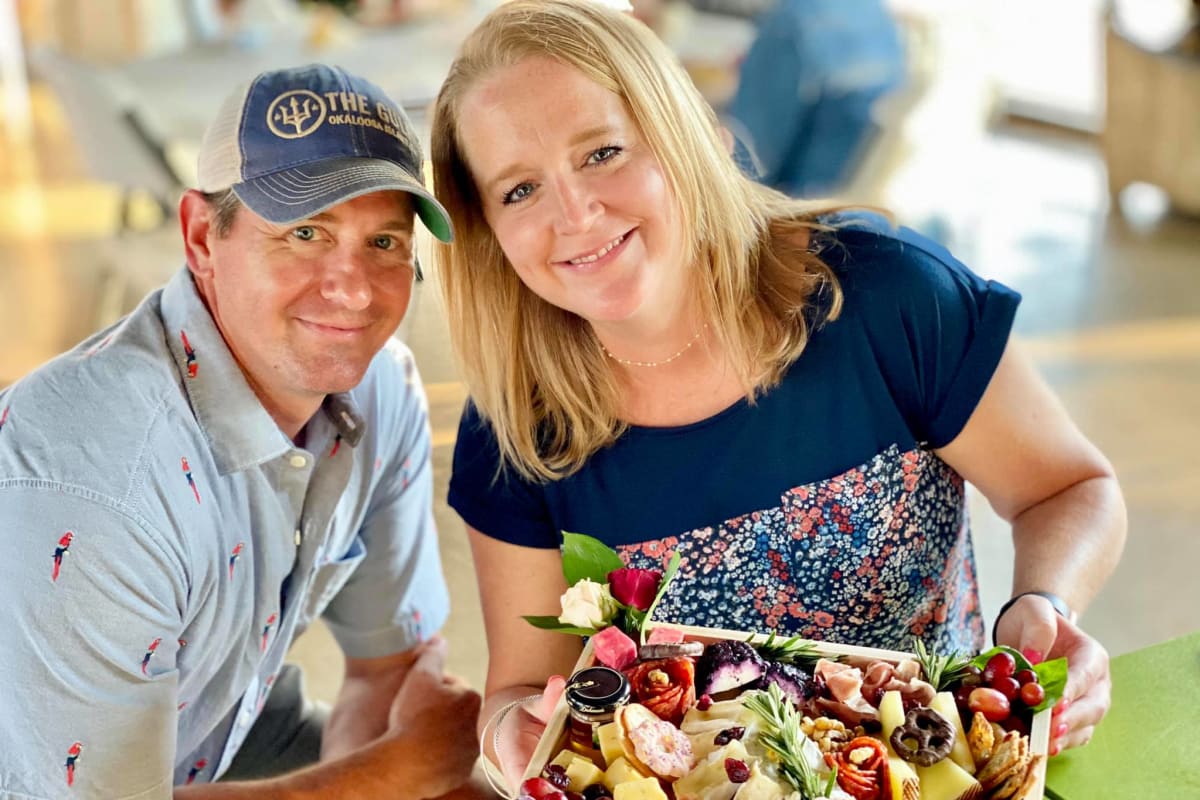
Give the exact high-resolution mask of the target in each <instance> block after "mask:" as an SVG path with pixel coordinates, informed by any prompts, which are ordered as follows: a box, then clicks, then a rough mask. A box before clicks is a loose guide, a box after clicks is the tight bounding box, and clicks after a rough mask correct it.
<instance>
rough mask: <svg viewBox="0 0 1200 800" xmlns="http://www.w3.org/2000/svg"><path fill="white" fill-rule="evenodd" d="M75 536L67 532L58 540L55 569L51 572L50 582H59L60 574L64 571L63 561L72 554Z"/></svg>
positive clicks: (55, 549) (55, 552) (55, 551)
mask: <svg viewBox="0 0 1200 800" xmlns="http://www.w3.org/2000/svg"><path fill="white" fill-rule="evenodd" d="M74 539H75V534H74V533H72V532H71V531H67V532H66V533H64V534H63V535H62V537H61V538H60V539H59V540H58V547H56V548H54V569H53V570H51V572H50V580H52V581H54V582H55V583H57V582H58V575H59V572H60V571H61V570H62V565H63V559H64V558H66V557H67V555H68V554H69V553H70V552H71V542H72V541H74Z"/></svg>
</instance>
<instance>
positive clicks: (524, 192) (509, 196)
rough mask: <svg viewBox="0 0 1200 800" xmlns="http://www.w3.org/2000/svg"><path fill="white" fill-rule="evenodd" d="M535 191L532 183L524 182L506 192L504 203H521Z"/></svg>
mask: <svg viewBox="0 0 1200 800" xmlns="http://www.w3.org/2000/svg"><path fill="white" fill-rule="evenodd" d="M532 192H533V184H532V183H522V184H518V185H517V186H514V187H513V188H511V189H509V190H508V191H507V192H505V194H504V205H509V204H510V203H519V202H521V201H522V200H524V199H525V198H526V197H529V195H530V194H531V193H532Z"/></svg>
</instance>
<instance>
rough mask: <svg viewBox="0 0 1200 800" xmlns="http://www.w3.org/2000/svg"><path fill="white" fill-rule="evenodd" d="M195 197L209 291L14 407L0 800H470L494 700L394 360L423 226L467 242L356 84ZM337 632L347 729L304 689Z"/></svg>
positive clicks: (54, 367) (226, 128) (263, 91)
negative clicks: (304, 670) (453, 639)
mask: <svg viewBox="0 0 1200 800" xmlns="http://www.w3.org/2000/svg"><path fill="white" fill-rule="evenodd" d="M198 174H199V186H200V188H199V189H198V190H195V189H193V190H189V191H188V192H186V193H185V195H184V196H183V198H182V200H181V202H180V206H179V218H180V224H181V229H182V235H183V244H184V250H185V252H186V260H187V265H186V268H184V269H181V270H180V271H179V272H178V273H177V274H176V275H175V277H174V278H173V279H172V280H171V281H170V282H169V283H168V284H167V285H166V286H165V287H164V288H162V289H160V290H158V291H156V292H154V293H152V294H151V295H150V296H148V297H147V298H146V299H145V300H144V301H143V302H142V304H141V305H140V306H139V307H138V308H137V309H136V310H135V311H133V312H132V313H131V314H130V315H129V316H128V317H127V318H125V319H124V320H123V321H121V322H119V323H118V324H117V325H115V326H114V327H112V328H110V329H108V330H104V331H101V332H99V333H97V334H95V335H94V336H93V337H92V338H90V339H88V340H87V341H85V342H83V343H82V344H80V345H79V346H78V347H76V348H75V349H74V350H72V351H70V352H68V353H66V354H64V355H62V356H60V357H59V358H57V359H55V360H54V361H52V362H50V363H49V364H46V365H45V366H43V367H42V368H40V369H38V370H36V371H34V372H33V373H31V374H30V375H28V376H27V377H25V378H23V379H22V380H21V381H19V382H18V383H16V384H15V385H13V386H12V387H10V388H8V389H6V390H5V391H3V392H0V530H2V531H4V536H3V537H0V605H2V606H3V608H4V614H3V615H2V616H0V642H3V643H4V647H3V649H2V651H0V719H2V720H3V721H4V724H3V725H0V762H2V764H3V768H0V795H4V796H19V797H29V798H43V797H64V796H68V795H74V796H79V797H91V798H115V797H138V798H163V797H170V796H172V794H174V796H175V797H178V798H185V797H186V798H194V799H195V800H202V799H203V798H242V797H245V798H262V797H272V798H274V797H280V798H284V797H337V798H370V799H371V800H374V799H375V798H379V797H390V796H396V797H405V798H413V799H414V800H415V799H416V798H426V797H435V796H439V795H442V794H444V793H446V792H450V791H452V790H457V791H459V792H460V793H461V794H463V795H469V794H470V793H471V791H472V789H471V788H470V786H469V785H468V786H466V787H465V788H463V789H459V788H458V787H460V786H463V785H464V783H465V782H466V781H467V780H468V776H469V774H470V771H471V769H472V768H473V765H474V763H475V761H476V756H477V753H478V747H477V745H476V740H475V736H474V721H475V718H476V716H477V713H478V709H479V696H478V694H477V693H475V692H473V691H471V690H470V689H469V688H467V687H466V685H465V684H464V683H463V682H462V681H461V680H460V679H457V678H454V677H451V676H448V675H446V674H445V672H444V670H443V664H444V659H445V650H446V646H445V642H444V641H443V640H442V639H441V638H440V636H439V634H438V632H439V630H440V629H441V627H442V625H443V624H444V622H445V620H446V617H447V614H448V612H449V601H448V596H447V591H446V587H445V584H444V581H443V576H442V571H441V564H440V561H439V556H438V547H437V538H436V531H435V528H434V520H433V514H432V466H431V463H430V459H431V452H432V445H431V440H430V430H429V422H428V413H427V405H426V400H425V395H424V392H423V389H422V387H421V382H420V377H419V375H418V373H417V368H416V365H415V364H414V362H413V357H412V353H411V352H410V351H409V350H408V348H406V347H405V346H404V345H402V344H400V343H399V342H397V341H396V340H394V339H393V338H392V336H393V334H394V333H395V331H396V328H397V326H398V325H399V323H400V321H401V319H402V317H403V316H404V313H405V311H406V309H407V307H408V303H409V298H410V296H411V292H412V283H413V275H414V269H415V257H414V236H415V235H416V230H415V220H416V219H417V218H420V219H421V220H422V222H423V223H424V224H425V225H426V227H428V228H429V229H430V230H431V232H432V233H433V234H434V235H435V236H437V237H438V238H441V239H443V240H448V239H449V238H450V224H449V221H448V219H447V216H446V213H445V211H444V209H442V208H441V206H440V205H439V204H438V203H437V202H436V201H435V200H433V198H432V196H431V195H430V194H429V192H428V191H427V190H426V189H425V188H424V185H423V173H422V154H421V150H420V146H419V144H418V140H417V136H416V133H415V132H414V130H413V128H412V126H411V124H410V123H409V121H408V120H407V118H406V117H405V115H404V113H403V111H401V109H400V108H399V106H398V105H396V104H395V103H394V102H393V101H391V100H390V99H389V98H387V97H386V96H385V95H384V94H383V93H382V92H381V91H380V90H379V89H378V88H377V87H375V86H374V85H372V84H370V83H368V82H367V81H365V80H363V79H361V78H358V77H356V76H353V75H349V74H347V73H345V72H343V71H342V70H339V69H336V68H331V67H326V66H322V65H311V66H308V67H300V68H294V69H287V70H280V71H276V72H268V73H264V74H261V75H259V76H258V77H257V78H255V79H254V80H253V81H251V82H250V83H248V84H247V85H245V86H242V87H240V88H239V89H237V90H236V91H234V92H233V93H232V94H231V95H230V96H229V98H228V99H227V101H226V102H225V104H224V105H223V106H222V108H221V110H220V112H219V113H218V116H217V118H216V119H215V120H214V121H213V123H212V125H211V126H210V128H209V130H208V132H207V134H206V136H205V139H204V142H203V144H202V147H201V152H200V157H199V170H198ZM318 615H321V616H323V618H324V619H325V620H326V622H327V623H328V625H329V628H330V629H331V631H332V633H333V635H334V637H335V638H336V639H337V641H338V644H339V645H340V647H341V649H342V651H343V652H344V654H345V656H346V670H345V676H344V681H343V684H342V688H341V691H340V694H339V695H338V698H337V701H336V703H335V705H334V706H333V708H332V710H331V711H329V710H326V709H324V708H323V707H320V706H317V705H315V704H311V703H308V702H306V700H305V698H304V695H303V691H302V686H301V676H300V673H299V670H298V669H297V668H296V667H294V666H292V665H288V664H285V663H284V657H285V654H286V653H287V650H288V648H289V646H290V645H291V644H292V642H293V641H294V640H295V638H296V637H297V636H299V635H300V634H301V633H302V632H303V631H304V630H305V629H306V628H307V627H308V626H309V625H310V623H312V621H313V620H314V619H315V618H316V617H317V616H318ZM217 780H220V781H221V783H213V782H214V781H217ZM173 787H176V788H174V789H173Z"/></svg>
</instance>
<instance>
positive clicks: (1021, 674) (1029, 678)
mask: <svg viewBox="0 0 1200 800" xmlns="http://www.w3.org/2000/svg"><path fill="white" fill-rule="evenodd" d="M1013 677H1014V678H1016V679H1017V683H1019V684H1021V685H1022V686H1024V685H1025V684H1027V683H1037V682H1038V676H1037V673H1036V672H1034V671H1033V670H1031V669H1019V670H1017V671H1016V673H1014V674H1013Z"/></svg>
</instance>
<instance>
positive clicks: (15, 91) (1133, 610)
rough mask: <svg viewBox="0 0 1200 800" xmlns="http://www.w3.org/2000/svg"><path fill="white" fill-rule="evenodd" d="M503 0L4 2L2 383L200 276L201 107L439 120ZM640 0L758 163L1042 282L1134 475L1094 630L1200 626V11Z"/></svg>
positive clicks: (475, 649)
mask: <svg viewBox="0 0 1200 800" xmlns="http://www.w3.org/2000/svg"><path fill="white" fill-rule="evenodd" d="M495 2H497V0H342V1H341V2H334V1H333V0H330V1H329V2H298V1H297V0H0V102H2V108H3V111H2V120H3V128H2V131H0V133H2V135H3V137H4V139H3V146H2V147H0V387H3V386H5V385H8V384H10V383H12V382H14V381H17V380H19V379H20V378H21V376H22V375H24V374H26V373H27V372H29V371H30V370H32V369H34V368H36V367H37V366H38V365H39V364H41V363H43V362H45V361H46V360H48V359H50V358H52V357H54V356H55V355H56V354H58V353H60V352H62V351H64V350H66V349H68V348H70V347H71V346H73V345H74V344H75V343H76V342H78V341H79V340H80V339H82V338H83V337H84V336H86V335H87V334H88V333H89V332H91V331H93V330H96V329H98V328H100V327H102V326H106V325H108V324H111V323H112V322H113V321H115V320H117V319H119V318H120V317H121V316H122V315H123V314H125V313H127V312H128V311H129V310H130V309H131V308H132V307H133V306H134V305H135V304H136V303H137V302H138V301H139V300H140V299H141V297H142V296H144V295H145V293H146V292H148V291H149V290H151V289H152V288H154V287H156V286H157V285H159V284H161V283H162V282H164V281H165V280H166V279H167V278H168V277H169V276H170V275H171V274H172V273H173V272H174V271H175V270H177V269H179V268H180V266H181V265H182V248H181V247H180V244H179V241H178V230H177V222H176V217H175V207H176V203H177V200H178V197H179V194H180V192H181V189H182V187H185V186H188V185H190V183H191V182H192V180H193V179H194V174H195V153H196V150H197V147H198V143H199V139H200V136H201V134H202V133H203V130H204V127H205V125H206V124H207V122H208V120H209V119H210V118H211V117H212V115H213V113H214V111H215V108H216V106H217V104H218V103H219V102H220V100H221V99H222V98H223V96H224V95H225V94H226V93H227V92H228V91H230V90H231V89H232V88H233V86H234V85H235V84H236V83H237V82H239V81H241V80H243V79H246V78H249V77H251V76H252V75H254V74H255V73H256V72H258V71H260V70H262V69H267V68H273V67H279V66H288V65H293V64H303V63H308V62H311V61H328V62H331V63H336V64H341V65H342V66H344V67H346V68H348V69H350V70H351V71H354V72H358V73H360V74H362V75H364V76H366V77H368V78H369V79H371V80H372V81H374V82H375V83H377V84H379V85H380V86H382V87H383V88H384V89H386V90H387V91H389V92H390V93H391V94H392V95H393V96H394V97H396V98H397V99H398V100H399V101H400V102H401V103H402V105H403V106H404V107H405V108H406V109H407V110H408V112H409V114H410V115H411V116H412V117H413V119H414V121H415V122H416V123H417V126H418V128H420V129H422V130H424V129H425V126H426V125H427V116H426V113H427V109H428V106H429V104H430V101H431V100H432V98H433V97H434V96H435V95H436V92H437V89H438V86H439V84H440V81H441V78H442V76H443V75H444V73H445V70H446V68H447V67H448V65H449V63H450V61H451V59H452V58H453V55H454V52H455V49H456V47H457V44H458V42H459V41H461V39H462V38H463V36H464V35H465V33H466V32H467V31H468V30H470V28H471V26H472V25H473V23H474V22H475V21H477V20H478V19H479V18H480V17H481V16H482V15H483V14H485V13H486V12H487V10H488V9H489V8H491V7H492V6H493V5H494V3H495ZM634 5H635V13H637V14H638V15H639V16H641V17H642V18H643V19H644V20H646V21H647V22H648V23H649V24H651V25H652V26H653V27H654V28H655V30H656V31H657V32H658V33H659V35H660V36H662V37H663V39H664V40H665V41H666V42H667V43H668V44H669V45H671V47H672V48H673V49H674V50H675V51H676V52H677V53H678V54H679V57H680V58H681V59H682V61H683V62H684V64H685V65H686V66H687V68H688V70H689V72H690V73H691V74H692V76H693V79H694V80H695V82H696V84H697V86H698V87H699V88H700V90H701V91H702V92H703V93H704V94H705V96H706V97H708V99H709V100H710V102H711V103H712V104H713V106H714V107H715V108H716V109H717V110H718V112H719V113H720V114H721V115H722V118H723V119H724V120H725V122H726V124H727V125H728V127H729V128H730V130H732V131H733V132H734V133H735V135H736V136H737V137H738V140H739V145H738V155H739V158H741V159H742V160H743V162H744V163H745V164H746V166H747V168H748V169H754V170H758V171H759V172H760V173H761V175H762V179H763V180H764V181H767V182H774V183H776V184H777V185H780V186H785V187H786V188H788V189H789V190H790V191H795V192H797V193H800V194H804V195H814V194H819V195H837V196H841V197H844V198H846V199H848V200H851V201H857V202H865V203H874V204H879V205H883V206H886V207H888V208H890V209H892V210H893V211H894V212H895V213H896V215H897V216H898V218H899V219H900V220H901V221H903V222H905V223H906V224H908V225H910V226H912V227H914V228H917V229H918V230H921V231H922V232H924V233H926V234H928V235H931V236H933V237H934V238H936V239H938V240H940V241H941V242H943V243H944V244H946V245H947V246H949V247H950V248H951V249H952V250H953V252H954V253H955V254H956V255H958V256H959V257H960V258H961V259H962V260H964V261H965V262H966V263H967V264H968V265H970V266H971V267H972V268H973V269H975V270H976V271H977V272H979V273H980V274H982V275H984V276H986V277H989V278H995V279H997V280H1001V281H1003V282H1005V283H1007V284H1008V285H1010V286H1012V287H1014V288H1016V289H1017V290H1019V291H1021V292H1022V293H1023V294H1024V297H1025V300H1024V302H1023V304H1022V306H1021V310H1020V312H1019V314H1018V317H1017V335H1018V336H1019V337H1020V338H1021V339H1022V340H1023V341H1024V343H1025V345H1026V346H1027V347H1028V348H1029V349H1030V350H1031V351H1032V353H1033V354H1034V356H1035V358H1036V359H1037V361H1038V363H1039V365H1040V368H1041V369H1042V371H1043V374H1044V375H1045V376H1046V377H1047V379H1048V380H1049V381H1050V383H1051V384H1052V385H1053V386H1054V388H1055V389H1056V390H1057V391H1058V393H1059V395H1060V396H1061V398H1062V400H1063V402H1064V403H1065V404H1066V406H1067V407H1068V409H1069V410H1070V411H1071V413H1072V414H1073V416H1074V418H1075V419H1076V420H1077V422H1078V423H1079V425H1080V426H1081V427H1082V428H1083V429H1084V431H1085V432H1086V433H1087V434H1088V435H1089V436H1090V437H1091V438H1092V439H1093V440H1094V441H1096V442H1097V443H1098V444H1099V446H1100V447H1101V448H1102V449H1103V450H1104V451H1105V452H1106V453H1107V454H1108V456H1109V457H1110V458H1111V459H1112V461H1113V462H1114V464H1115V465H1116V468H1117V470H1118V472H1119V474H1120V477H1121V481H1122V485H1123V487H1124V491H1125V495H1126V499H1127V502H1128V505H1129V516H1130V536H1129V543H1128V546H1127V549H1126V553H1125V557H1124V560H1123V562H1122V564H1121V566H1120V567H1119V568H1118V570H1117V573H1116V575H1115V576H1114V577H1113V579H1112V580H1111V581H1110V583H1109V584H1108V586H1107V587H1106V588H1105V590H1104V591H1103V593H1102V594H1101V595H1100V596H1099V597H1098V598H1097V600H1096V601H1095V602H1094V603H1093V605H1092V606H1091V608H1090V609H1089V610H1088V611H1087V613H1086V614H1085V616H1084V624H1085V627H1087V628H1088V629H1089V630H1091V631H1092V632H1093V633H1094V634H1096V635H1097V636H1098V637H1099V638H1100V640H1101V641H1102V642H1103V643H1104V644H1105V645H1106V646H1107V647H1108V648H1109V650H1110V651H1111V652H1112V653H1113V654H1114V655H1115V654H1119V653H1124V652H1127V651H1130V650H1134V649H1137V648H1140V647H1143V646H1146V645H1149V644H1152V643H1156V642H1160V641H1163V640H1166V639H1169V638H1172V637H1174V636H1178V635H1181V634H1184V633H1187V632H1190V631H1191V630H1193V629H1194V628H1195V627H1196V611H1197V609H1200V581H1198V580H1196V571H1197V564H1200V535H1198V534H1200V524H1198V522H1197V520H1200V459H1198V458H1197V457H1196V451H1197V448H1198V447H1200V6H1198V5H1197V4H1196V3H1194V2H1190V1H1189V0H1137V1H1136V2H1102V1H1101V0H1058V1H1057V2H1055V3H1046V2H1041V1H1040V0H975V1H974V2H969V3H963V2H956V1H955V0H887V2H883V3H882V5H881V3H880V2H871V3H867V2H864V3H857V2H851V1H850V0H834V2H829V0H654V2H652V3H651V2H649V0H646V1H645V2H641V1H640V0H634ZM872 16H874V17H875V19H874V20H871V17H872ZM847 18H848V19H847ZM760 31H761V33H760ZM822 168H823V171H822ZM425 263H426V265H428V264H429V260H428V259H426V260H425ZM427 270H428V267H427ZM436 282H437V275H436V273H434V272H431V271H430V272H428V273H427V275H426V279H425V280H424V282H422V283H420V284H418V286H417V289H416V292H415V294H414V298H413V306H412V309H411V310H410V313H409V315H408V317H407V319H406V320H405V322H404V324H403V325H402V327H401V329H400V331H399V333H398V335H399V336H401V337H402V338H403V339H405V340H406V341H407V342H408V343H409V344H410V345H411V346H412V347H413V349H414V350H415V352H416V354H417V358H418V361H419V364H420V367H421V370H422V373H423V375H424V378H425V381H426V384H427V390H428V394H429V397H430V408H431V415H432V423H433V427H434V445H435V473H436V480H437V485H436V492H437V498H436V500H437V513H438V519H439V523H440V531H441V536H442V552H443V559H444V566H445V570H446V574H447V579H448V581H449V582H450V585H451V592H452V596H453V600H454V609H453V612H452V617H451V621H450V624H449V626H448V629H447V635H448V638H449V639H450V641H451V646H452V656H451V667H452V668H453V669H454V670H455V671H457V672H459V673H461V674H463V675H465V676H466V677H467V678H468V679H469V680H471V681H472V682H473V683H474V684H475V685H477V686H482V683H483V676H484V671H485V669H486V658H484V656H485V652H484V651H485V649H486V648H485V644H484V638H483V627H482V620H481V616H480V612H479V601H478V596H477V593H476V590H475V584H474V577H473V574H472V567H471V559H470V553H469V550H468V548H467V545H466V539H465V535H464V532H463V527H462V523H461V522H460V521H459V520H458V518H457V516H456V515H454V514H453V512H450V511H449V510H448V509H447V507H446V504H445V491H446V482H447V478H448V471H449V464H450V455H451V452H452V448H453V442H454V437H455V430H456V424H457V420H458V414H459V410H460V408H461V404H462V401H463V399H464V391H463V388H462V385H461V383H460V382H459V381H458V378H457V375H456V372H455V367H454V364H453V361H452V359H451V357H450V354H449V351H448V348H447V346H446V337H445V333H444V320H443V316H442V313H441V309H440V307H439V298H438V296H437V285H436ZM972 512H973V514H974V515H975V531H974V533H975V539H976V548H977V553H978V558H979V562H980V581H981V585H982V592H983V602H984V610H985V612H986V613H987V614H988V615H989V617H990V615H991V614H992V613H994V611H995V610H996V609H997V608H998V607H999V605H1000V604H1001V603H1002V602H1003V601H1004V600H1005V599H1006V598H1007V597H1008V594H1009V584H1010V581H1011V543H1010V540H1009V538H1008V536H1007V533H1006V529H1005V526H1004V525H1003V524H1002V523H1001V522H1000V521H999V520H998V519H997V518H996V517H995V516H994V515H993V514H992V513H991V511H990V509H988V508H987V506H986V503H985V502H983V501H982V500H980V499H979V498H978V496H975V498H974V500H973V503H972ZM293 656H294V657H295V658H296V659H297V660H299V661H301V662H302V663H304V664H305V666H306V669H307V673H308V676H309V691H310V693H311V694H313V695H314V696H316V697H319V698H324V699H327V700H329V699H332V697H333V696H334V694H335V693H336V690H337V686H338V684H339V682H340V679H341V669H342V665H341V657H340V655H339V653H338V651H337V648H336V646H335V645H334V644H333V641H332V639H331V638H330V637H329V636H328V634H327V633H326V632H325V631H324V630H323V629H322V628H321V627H319V626H318V627H317V628H315V629H314V630H312V631H311V632H309V633H308V634H306V635H305V636H304V637H303V638H302V639H301V640H300V641H299V642H297V644H296V647H295V650H294V652H293Z"/></svg>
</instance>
